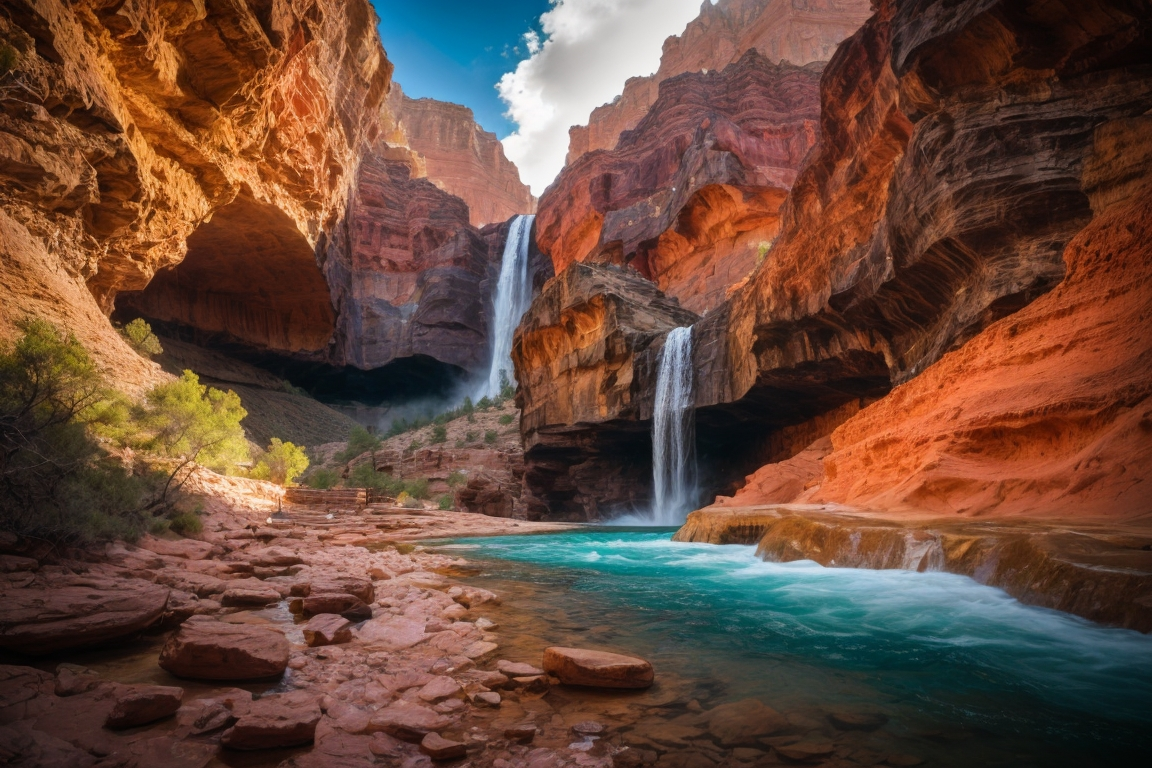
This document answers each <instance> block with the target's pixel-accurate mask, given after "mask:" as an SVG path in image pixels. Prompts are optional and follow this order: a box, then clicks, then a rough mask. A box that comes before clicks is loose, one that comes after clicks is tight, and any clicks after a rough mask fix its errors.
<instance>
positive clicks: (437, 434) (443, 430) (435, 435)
mask: <svg viewBox="0 0 1152 768" xmlns="http://www.w3.org/2000/svg"><path fill="white" fill-rule="evenodd" d="M446 442H448V428H447V427H445V426H444V425H442V424H437V425H436V426H434V427H432V444H433V445H439V444H440V443H446Z"/></svg>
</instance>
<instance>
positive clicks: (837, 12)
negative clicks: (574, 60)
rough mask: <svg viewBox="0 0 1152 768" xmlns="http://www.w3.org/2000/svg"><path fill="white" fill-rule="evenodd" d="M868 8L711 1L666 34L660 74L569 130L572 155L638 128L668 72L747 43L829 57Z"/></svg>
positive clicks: (794, 58) (799, 56) (796, 57)
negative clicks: (676, 31) (675, 30)
mask: <svg viewBox="0 0 1152 768" xmlns="http://www.w3.org/2000/svg"><path fill="white" fill-rule="evenodd" d="M870 13H871V7H870V4H869V3H868V0H835V1H834V2H828V1H827V0H822V1H821V2H811V1H810V0H809V1H808V2H803V3H797V2H793V0H719V2H716V3H705V4H703V5H701V6H700V15H699V16H698V17H697V18H696V19H694V20H693V21H692V22H690V23H689V24H688V26H687V27H686V28H685V29H684V32H683V33H681V34H680V35H679V36H676V37H670V38H668V39H667V40H666V41H664V52H663V54H662V55H661V57H660V68H659V69H658V70H657V71H656V73H655V74H653V75H649V76H647V77H633V78H630V79H629V80H628V82H627V83H626V84H625V85H624V92H623V93H622V94H621V95H620V96H619V97H617V98H616V100H614V101H613V102H612V103H611V104H605V105H603V106H601V107H597V108H596V109H595V110H593V112H592V114H591V115H590V116H589V118H588V125H587V126H574V127H573V128H571V129H570V130H569V145H568V162H569V163H572V162H574V161H575V160H576V159H577V158H578V157H580V155H582V154H584V153H586V152H593V151H595V150H597V149H613V148H614V147H615V146H616V143H617V141H618V140H619V138H620V135H621V134H622V133H624V132H625V131H630V130H632V129H633V128H635V127H636V125H637V124H638V123H639V122H640V121H641V120H642V119H643V118H644V116H645V115H646V114H647V113H648V110H649V109H651V107H652V105H653V104H654V103H655V101H656V99H657V97H658V96H659V88H660V84H661V83H663V82H664V81H665V80H668V79H670V78H673V77H676V76H677V75H682V74H685V73H687V72H700V71H706V72H711V71H714V70H719V69H724V68H725V67H727V66H728V65H729V64H732V63H733V62H735V61H736V60H738V59H739V58H740V57H741V56H743V55H744V53H745V52H746V51H749V50H756V51H758V52H759V53H761V54H762V55H763V56H764V57H765V58H767V59H769V60H770V61H773V62H780V61H786V62H789V63H792V64H797V65H804V64H809V63H811V62H816V61H828V60H829V59H831V58H832V54H833V53H835V51H836V46H837V45H839V44H840V41H842V40H844V39H845V38H846V37H848V36H850V35H851V34H852V33H853V32H855V31H856V30H857V29H858V28H859V27H860V25H861V24H862V23H863V22H864V20H865V19H867V18H868V16H869V14H870Z"/></svg>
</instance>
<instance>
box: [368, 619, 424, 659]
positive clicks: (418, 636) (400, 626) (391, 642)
mask: <svg viewBox="0 0 1152 768" xmlns="http://www.w3.org/2000/svg"><path fill="white" fill-rule="evenodd" d="M424 626H425V622H423V621H417V620H415V619H409V618H405V617H403V616H391V617H388V618H380V619H372V620H371V621H367V622H365V623H364V625H363V626H361V627H360V628H359V629H358V630H356V634H357V636H358V637H359V638H360V640H361V642H363V643H365V644H367V645H371V646H372V647H373V648H380V649H382V650H386V651H402V650H404V649H405V648H411V647H412V646H414V645H416V644H417V643H421V642H423V641H424V640H426V639H428V635H427V634H426V633H425V632H424Z"/></svg>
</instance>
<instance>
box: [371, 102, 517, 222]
mask: <svg viewBox="0 0 1152 768" xmlns="http://www.w3.org/2000/svg"><path fill="white" fill-rule="evenodd" d="M387 109H388V112H389V113H390V114H391V115H393V116H394V117H395V119H396V121H397V123H398V125H399V129H400V131H401V132H402V133H403V135H404V140H405V141H406V143H407V145H408V146H410V147H411V148H412V149H413V150H414V151H416V152H418V153H419V154H420V155H421V160H422V161H423V162H424V163H425V166H426V175H427V177H428V179H429V181H431V182H432V183H434V184H435V185H436V186H437V187H439V188H440V189H442V190H444V191H445V192H448V193H449V194H452V195H455V196H456V197H459V198H460V199H461V200H463V201H464V202H465V203H467V204H468V211H469V221H471V223H472V224H473V226H477V227H483V226H484V225H486V224H494V223H497V222H502V221H507V220H508V219H510V218H512V217H513V216H515V215H517V214H521V213H535V212H536V198H535V197H533V196H532V191H531V190H530V189H528V186H527V185H526V184H523V183H521V181H520V172H519V170H517V168H516V166H515V164H513V163H512V161H511V160H509V159H508V158H507V157H505V155H504V147H503V145H501V144H500V141H499V140H498V139H497V138H496V134H494V133H490V132H488V131H485V130H484V129H483V128H481V127H480V126H479V125H478V124H477V123H476V120H475V118H474V117H473V114H472V110H470V109H468V108H467V107H464V106H461V105H459V104H450V103H448V102H444V101H436V100H435V99H412V98H409V97H408V96H406V95H405V94H404V91H403V90H402V89H401V88H400V85H399V84H398V83H394V84H393V86H392V92H391V93H390V94H389V95H388V102H387Z"/></svg>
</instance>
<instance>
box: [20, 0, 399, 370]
mask: <svg viewBox="0 0 1152 768" xmlns="http://www.w3.org/2000/svg"><path fill="white" fill-rule="evenodd" d="M6 11H7V12H6V14H5V17H4V19H3V20H2V21H0V33H2V34H3V36H4V38H5V40H7V41H9V42H10V43H11V44H12V45H13V47H14V48H15V49H16V50H17V51H18V52H19V57H18V60H17V62H16V69H15V72H14V73H13V75H12V76H11V77H12V78H14V79H13V80H12V82H14V83H16V84H15V85H13V86H11V87H9V86H5V88H6V91H5V94H6V95H5V97H4V99H5V101H4V109H3V110H0V175H2V176H3V178H4V183H3V184H2V185H0V189H2V190H3V191H2V192H0V203H2V209H3V210H2V212H0V228H2V230H3V232H4V237H3V238H0V240H2V242H3V249H4V258H3V259H0V285H3V286H4V288H3V295H4V306H5V312H4V313H3V317H2V324H3V329H2V333H4V334H5V335H8V334H10V333H11V332H12V326H13V323H14V322H15V321H16V320H18V319H20V318H21V317H22V316H24V315H26V314H34V315H39V316H43V317H48V318H53V319H56V320H57V321H59V322H60V323H61V324H63V325H67V326H68V327H69V328H70V329H71V330H73V331H74V332H75V333H76V334H77V335H78V337H79V338H80V339H81V341H83V342H84V343H85V344H86V345H87V346H88V347H90V348H91V349H92V350H93V352H94V353H95V354H96V356H97V358H98V359H99V360H100V361H101V362H102V363H103V364H104V365H106V366H108V367H112V368H115V369H116V371H117V374H118V380H119V381H120V382H121V383H122V385H123V386H125V387H129V388H131V387H133V386H134V385H136V386H138V385H140V384H143V383H144V382H146V381H148V380H149V379H153V380H154V379H155V377H156V376H157V375H158V371H157V370H156V369H155V368H154V367H152V366H149V365H148V364H146V363H143V361H141V360H140V359H139V358H138V357H137V356H136V355H135V354H134V353H132V352H131V351H130V350H129V348H128V347H127V345H126V344H124V343H123V342H122V341H120V340H119V338H118V337H117V336H116V334H115V333H114V332H113V331H112V329H111V327H110V326H109V324H108V323H107V321H104V320H103V319H102V318H101V314H102V311H103V312H106V311H108V310H110V309H111V308H112V305H113V302H114V300H115V298H116V297H117V295H118V294H119V293H121V292H123V291H139V290H140V289H143V288H144V287H145V286H146V285H147V284H148V283H149V281H150V280H151V279H152V278H153V276H154V275H155V274H156V273H157V272H158V271H159V270H161V269H163V268H165V267H169V266H172V265H175V264H177V263H179V262H181V261H182V260H183V259H184V257H185V255H186V253H188V254H189V255H190V262H189V265H188V267H187V269H185V270H180V271H178V272H177V273H176V274H175V275H169V276H166V279H165V283H166V285H165V288H164V291H165V293H164V298H165V300H164V301H162V302H158V303H163V304H164V305H165V309H166V310H167V311H168V313H169V314H170V316H173V317H178V318H180V319H195V320H196V321H197V322H203V323H206V324H207V325H208V327H210V328H212V329H224V330H227V331H228V332H230V333H231V334H232V335H234V336H236V337H238V338H241V339H243V340H245V341H248V342H250V343H252V344H256V345H266V346H270V347H272V348H275V349H281V350H285V351H296V350H300V349H304V350H315V349H316V348H317V347H320V346H323V345H324V344H325V343H327V340H328V338H327V337H328V336H329V335H330V334H331V331H332V314H331V306H330V305H328V304H326V302H325V297H324V295H323V293H324V292H323V291H322V290H321V288H322V283H323V281H322V279H320V276H319V273H318V270H317V268H316V265H315V261H314V260H313V261H311V262H309V260H308V258H307V256H306V253H308V252H310V251H311V250H312V246H313V245H314V244H315V243H316V241H317V239H318V237H319V235H320V232H321V231H322V230H323V229H324V228H326V227H330V226H332V224H333V223H334V222H335V220H336V219H337V218H338V217H339V216H340V215H341V212H342V211H343V209H344V207H345V202H346V200H347V194H348V190H349V188H350V185H351V181H352V171H353V169H354V168H355V167H356V165H357V162H358V160H359V157H360V156H361V154H362V153H363V151H364V149H365V147H366V146H368V145H369V144H370V143H371V142H372V141H373V140H374V139H375V137H376V134H377V133H378V131H379V125H378V121H379V114H380V105H381V103H382V101H383V99H384V97H385V95H386V94H387V90H388V84H389V78H390V74H391V65H390V64H389V63H388V61H387V59H385V58H384V55H383V49H382V48H381V47H380V42H379V38H378V37H377V33H376V29H375V17H374V14H373V13H372V11H371V8H370V6H369V5H368V3H367V2H366V0H346V1H345V2H335V1H325V2H314V1H313V0H307V1H305V0H288V2H278V3H274V4H271V3H265V2H229V3H207V4H205V3H199V2H197V3H177V4H172V5H170V6H165V8H164V10H163V12H157V10H156V8H155V7H154V6H153V5H152V4H151V3H135V2H128V3H105V2H87V1H85V2H78V3H67V4H65V3H61V2H57V1H56V0H38V1H37V2H31V1H30V0H18V1H17V2H14V3H8V4H6ZM235 205H239V206H240V207H239V208H237V207H232V206H235ZM269 209H275V213H271V212H269ZM218 212H219V213H218ZM215 214H218V215H215ZM250 214H251V215H250ZM225 225H226V226H225ZM200 231H202V232H203V234H202V235H201V237H200V239H201V240H203V241H204V242H201V243H198V242H197V240H196V239H195V236H194V233H197V232H200ZM281 246H282V247H281ZM249 249H251V250H249ZM197 270H200V271H202V272H203V273H204V274H206V275H210V276H213V275H219V276H221V277H222V278H223V279H222V280H221V281H220V283H219V285H216V286H214V285H212V282H211V281H206V282H205V283H202V284H198V285H191V284H189V282H188V280H187V278H189V276H190V275H193V274H196V271H197ZM269 273H271V274H274V275H276V277H277V279H275V280H272V281H269ZM245 283H246V284H247V285H246V288H247V290H246V292H245V295H246V296H247V297H248V299H249V300H248V301H246V302H244V301H241V300H240V299H239V298H238V295H237V293H236V289H237V288H238V287H243V286H244V284H245ZM281 288H284V289H285V293H284V295H280V294H279V290H280V289H281ZM197 291H201V292H203V293H199V294H198V293H197ZM149 306H152V305H149Z"/></svg>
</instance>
